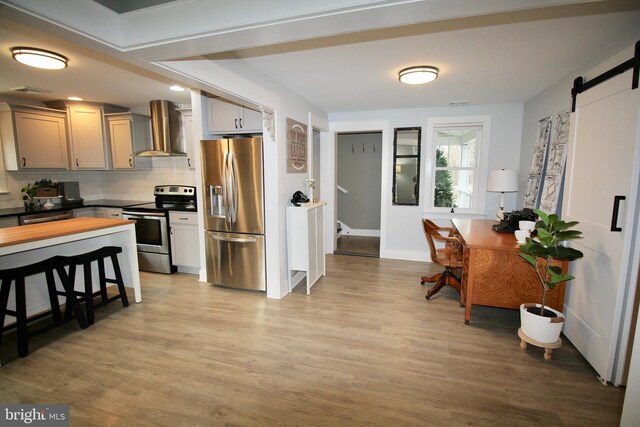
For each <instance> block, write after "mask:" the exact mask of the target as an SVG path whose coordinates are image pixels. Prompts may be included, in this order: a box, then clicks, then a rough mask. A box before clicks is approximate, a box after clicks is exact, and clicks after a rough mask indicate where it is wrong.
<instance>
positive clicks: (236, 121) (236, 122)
mask: <svg viewBox="0 0 640 427" xmlns="http://www.w3.org/2000/svg"><path fill="white" fill-rule="evenodd" d="M233 123H234V126H235V127H236V129H238V119H234V120H233Z"/></svg>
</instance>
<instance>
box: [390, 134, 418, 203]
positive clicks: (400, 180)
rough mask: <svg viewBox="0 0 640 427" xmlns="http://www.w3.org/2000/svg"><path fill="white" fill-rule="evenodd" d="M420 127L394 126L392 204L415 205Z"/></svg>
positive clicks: (416, 200) (416, 201) (416, 199)
mask: <svg viewBox="0 0 640 427" xmlns="http://www.w3.org/2000/svg"><path fill="white" fill-rule="evenodd" d="M420 136H421V128H419V127H415V128H396V129H395V135H394V139H393V199H392V200H393V204H394V205H405V206H417V205H418V195H419V194H420Z"/></svg>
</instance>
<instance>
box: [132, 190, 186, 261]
mask: <svg viewBox="0 0 640 427" xmlns="http://www.w3.org/2000/svg"><path fill="white" fill-rule="evenodd" d="M153 194H154V195H155V199H156V201H155V203H148V204H144V205H135V206H130V207H125V208H123V209H122V218H123V219H132V220H135V221H136V240H137V243H138V266H139V268H140V270H141V271H151V272H154V273H165V274H172V273H175V272H176V267H175V266H174V265H173V263H172V261H171V246H170V240H171V239H170V237H169V216H168V213H169V211H170V210H172V211H190V212H195V211H197V206H196V188H195V187H192V186H187V185H157V186H155V187H154V191H153Z"/></svg>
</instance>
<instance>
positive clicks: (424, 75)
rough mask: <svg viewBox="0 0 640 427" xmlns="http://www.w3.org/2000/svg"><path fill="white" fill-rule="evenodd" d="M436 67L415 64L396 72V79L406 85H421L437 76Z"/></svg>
mask: <svg viewBox="0 0 640 427" xmlns="http://www.w3.org/2000/svg"><path fill="white" fill-rule="evenodd" d="M438 71H439V70H438V69H437V68H436V67H432V66H430V65H417V66H415V67H409V68H405V69H403V70H400V72H398V79H399V80H400V81H401V82H402V83H406V84H408V85H421V84H424V83H429V82H432V81H434V80H435V79H437V78H438Z"/></svg>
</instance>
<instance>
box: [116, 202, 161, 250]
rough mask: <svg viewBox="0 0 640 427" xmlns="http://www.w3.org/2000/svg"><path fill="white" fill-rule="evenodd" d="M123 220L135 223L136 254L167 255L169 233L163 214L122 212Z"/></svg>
mask: <svg viewBox="0 0 640 427" xmlns="http://www.w3.org/2000/svg"><path fill="white" fill-rule="evenodd" d="M122 218H123V219H132V220H135V221H136V241H137V244H138V252H151V253H158V254H168V253H169V232H168V227H167V223H168V221H167V216H166V214H165V213H164V212H135V211H123V212H122Z"/></svg>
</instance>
